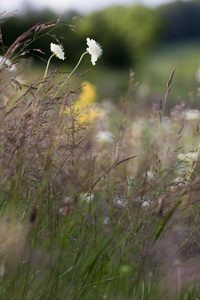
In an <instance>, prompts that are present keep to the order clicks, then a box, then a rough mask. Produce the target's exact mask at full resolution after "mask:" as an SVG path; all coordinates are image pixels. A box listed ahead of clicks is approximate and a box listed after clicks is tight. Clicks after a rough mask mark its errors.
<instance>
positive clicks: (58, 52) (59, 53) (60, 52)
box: [51, 43, 65, 60]
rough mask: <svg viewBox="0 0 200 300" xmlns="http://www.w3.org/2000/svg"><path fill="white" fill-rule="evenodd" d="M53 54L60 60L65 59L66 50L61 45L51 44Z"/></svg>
mask: <svg viewBox="0 0 200 300" xmlns="http://www.w3.org/2000/svg"><path fill="white" fill-rule="evenodd" d="M51 52H52V53H53V54H54V55H55V56H56V57H58V58H59V59H63V60H64V59H65V53H64V49H63V47H61V46H60V45H56V44H54V43H51Z"/></svg>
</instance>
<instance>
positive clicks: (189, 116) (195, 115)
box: [184, 109, 200, 120]
mask: <svg viewBox="0 0 200 300" xmlns="http://www.w3.org/2000/svg"><path fill="white" fill-rule="evenodd" d="M184 118H185V119H186V120H199V119H200V111H199V110H198V109H189V110H187V111H186V112H185V113H184Z"/></svg>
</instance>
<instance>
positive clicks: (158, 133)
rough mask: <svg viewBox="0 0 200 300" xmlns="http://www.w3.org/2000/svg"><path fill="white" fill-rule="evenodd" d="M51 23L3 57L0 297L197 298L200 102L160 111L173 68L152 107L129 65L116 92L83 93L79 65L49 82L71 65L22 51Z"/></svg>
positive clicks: (0, 89)
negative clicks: (43, 67)
mask: <svg viewBox="0 0 200 300" xmlns="http://www.w3.org/2000/svg"><path fill="white" fill-rule="evenodd" d="M58 24H59V21H58V22H52V23H49V24H38V25H37V26H36V27H33V28H32V29H30V31H28V32H27V33H24V34H23V35H22V36H20V37H19V38H18V39H17V41H15V42H14V43H13V45H11V47H10V48H8V49H7V52H6V53H5V55H4V58H5V59H4V61H2V63H1V67H0V68H1V69H0V82H1V85H0V95H1V107H0V125H1V127H0V137H1V138H0V148H1V152H0V170H1V171H0V186H1V194H0V228H1V230H0V298H1V299H2V300H3V299H5V300H9V299H17V300H18V299H27V300H29V299H38V300H43V299H45V300H46V299H115V300H116V299H117V300H121V299H127V300H129V299H140V300H141V299H198V297H199V251H200V250H199V249H200V248H199V238H200V237H199V226H200V222H199V214H200V206H199V183H200V181H199V161H198V160H199V150H200V148H199V127H198V126H199V125H198V123H199V119H200V112H199V111H198V110H197V109H196V110H194V109H193V110H191V109H190V108H189V107H187V105H186V104H183V103H182V102H180V103H179V104H177V105H176V106H175V107H174V108H173V110H172V111H171V115H170V116H166V115H165V106H166V105H165V104H166V101H167V99H168V96H169V94H170V89H173V76H174V73H171V76H170V74H169V76H168V77H169V80H168V81H167V79H166V82H168V83H167V90H166V94H165V97H163V99H161V100H159V101H157V102H156V101H155V103H154V105H153V107H151V109H149V107H144V106H143V103H141V102H139V101H137V99H139V98H138V88H139V86H138V85H137V83H136V82H135V80H134V73H133V72H132V71H130V77H129V83H128V85H129V88H128V90H127V93H125V94H122V95H121V98H120V101H119V102H118V103H117V104H116V103H112V102H110V101H108V100H106V101H102V103H101V105H98V104H97V103H95V101H92V100H90V101H88V103H87V95H85V99H84V101H85V105H84V106H83V104H81V105H80V104H79V103H82V102H81V101H83V100H81V95H82V93H83V90H82V89H83V87H81V86H80V85H79V77H80V76H83V74H80V73H77V74H74V76H72V78H71V79H70V80H68V81H67V83H66V85H65V87H63V89H62V91H61V92H60V93H59V94H58V93H57V92H58V91H59V90H60V87H61V86H62V84H63V82H65V80H66V78H68V76H69V74H70V72H71V70H65V71H64V72H60V70H52V69H51V70H49V72H48V74H46V76H45V78H42V76H41V77H40V74H39V75H38V76H37V77H34V78H33V76H32V72H31V68H32V62H30V61H29V59H28V58H27V59H26V60H23V61H22V60H21V59H20V54H22V53H23V52H24V51H28V50H26V46H27V44H28V45H29V46H30V44H29V43H30V41H31V39H30V38H33V39H34V38H35V36H36V35H37V36H38V34H39V35H40V34H41V35H42V34H45V33H46V34H48V30H52V28H54V27H55V26H58ZM43 30H45V31H43ZM46 31H47V32H46ZM28 37H29V41H28V42H27V38H28ZM22 51H23V52H22ZM15 52H17V53H18V56H15ZM27 54H28V52H27ZM12 57H15V60H13V61H12ZM8 59H9V60H10V61H11V62H12V63H11V64H10V63H9V64H8V63H6V60H8ZM55 59H56V58H55ZM7 62H8V61H7ZM13 62H14V63H15V67H16V68H13V67H14V65H13ZM99 63H100V62H99ZM27 67H28V69H27ZM96 68H98V66H96ZM77 72H78V71H77ZM90 72H91V73H92V72H93V70H90ZM87 74H88V73H86V74H85V75H84V79H85V78H87ZM58 79H59V80H58ZM76 79H77V84H76ZM165 85H166V83H165ZM91 89H93V87H92V86H91ZM81 91H82V92H81ZM91 92H92V91H91V90H90V93H91ZM93 92H94V91H93ZM55 95H56V96H55ZM90 96H91V94H90ZM88 97H89V95H88ZM130 99H135V101H129V100H130ZM94 109H95V110H96V109H98V111H99V112H101V113H99V114H95V118H94V117H92V118H88V114H89V113H90V114H91V112H94ZM83 113H84V114H85V117H84V118H83ZM83 119H84V121H83Z"/></svg>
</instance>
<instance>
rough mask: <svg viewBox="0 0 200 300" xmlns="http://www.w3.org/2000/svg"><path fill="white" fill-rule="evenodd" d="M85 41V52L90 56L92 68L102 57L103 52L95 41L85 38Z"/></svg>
mask: <svg viewBox="0 0 200 300" xmlns="http://www.w3.org/2000/svg"><path fill="white" fill-rule="evenodd" d="M86 41H87V45H88V48H87V49H86V50H87V52H88V53H89V54H90V55H91V62H92V64H93V66H94V65H95V64H96V61H97V59H98V58H99V57H100V56H101V55H102V53H103V50H102V48H101V46H100V45H99V44H98V43H97V42H96V41H95V40H92V39H90V38H87V39H86Z"/></svg>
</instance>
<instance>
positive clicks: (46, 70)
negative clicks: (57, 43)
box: [38, 54, 55, 92]
mask: <svg viewBox="0 0 200 300" xmlns="http://www.w3.org/2000/svg"><path fill="white" fill-rule="evenodd" d="M54 55H55V54H52V55H51V56H50V57H49V59H48V62H47V66H46V69H45V72H44V77H43V80H44V79H45V78H46V76H47V72H48V69H49V64H50V60H51V59H52V57H53V56H54ZM43 80H42V81H43ZM42 83H43V82H41V83H40V86H39V88H38V92H39V90H40V88H41V86H42Z"/></svg>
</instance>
